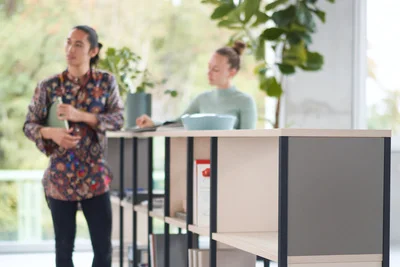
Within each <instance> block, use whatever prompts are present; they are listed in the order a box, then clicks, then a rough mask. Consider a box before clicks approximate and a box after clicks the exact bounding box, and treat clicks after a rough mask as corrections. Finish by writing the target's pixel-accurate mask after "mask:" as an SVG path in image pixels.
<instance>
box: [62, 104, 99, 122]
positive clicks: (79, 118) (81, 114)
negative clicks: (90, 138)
mask: <svg viewBox="0 0 400 267" xmlns="http://www.w3.org/2000/svg"><path fill="white" fill-rule="evenodd" d="M57 117H58V119H59V120H67V121H72V122H84V123H86V124H87V125H89V126H90V127H92V128H96V125H97V123H98V121H97V118H96V116H95V115H94V114H92V113H89V112H85V111H80V110H78V109H76V108H75V107H73V106H71V105H68V104H59V105H58V106H57Z"/></svg>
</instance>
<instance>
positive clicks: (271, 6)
mask: <svg viewBox="0 0 400 267" xmlns="http://www.w3.org/2000/svg"><path fill="white" fill-rule="evenodd" d="M288 1H289V0H276V1H274V2H272V3H270V4H268V5H266V6H265V10H266V11H268V10H271V9H274V8H276V7H277V6H280V5H283V4H286V3H287V2H288Z"/></svg>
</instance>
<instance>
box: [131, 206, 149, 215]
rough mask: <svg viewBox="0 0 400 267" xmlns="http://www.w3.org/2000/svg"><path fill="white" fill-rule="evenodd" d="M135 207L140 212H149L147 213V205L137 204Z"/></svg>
mask: <svg viewBox="0 0 400 267" xmlns="http://www.w3.org/2000/svg"><path fill="white" fill-rule="evenodd" d="M133 209H134V210H135V211H136V212H139V213H144V214H147V213H148V211H147V206H143V205H135V206H134V207H133Z"/></svg>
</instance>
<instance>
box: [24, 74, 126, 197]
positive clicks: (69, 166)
mask: <svg viewBox="0 0 400 267" xmlns="http://www.w3.org/2000/svg"><path fill="white" fill-rule="evenodd" d="M83 80H84V81H83V82H82V83H78V82H77V81H75V80H74V79H73V78H72V77H71V76H70V74H69V73H68V71H67V70H66V71H64V72H63V73H61V74H58V75H55V76H53V77H50V78H48V79H46V80H44V81H42V82H40V83H39V84H38V86H37V87H36V89H35V92H34V95H33V98H32V101H31V103H30V104H29V107H28V114H27V116H26V121H25V123H24V127H23V130H24V133H25V135H26V136H27V137H28V138H29V139H30V140H32V141H33V142H35V143H36V146H37V148H38V149H39V150H40V151H41V152H43V153H44V154H46V155H47V156H49V157H50V162H49V166H48V167H47V169H46V170H45V173H44V177H43V180H42V183H43V186H44V189H45V194H46V196H48V197H51V198H54V199H59V200H66V201H79V200H83V199H88V198H92V197H94V196H97V195H101V194H103V193H105V192H107V191H108V190H109V183H110V181H111V180H112V178H113V175H112V173H111V170H110V167H109V166H108V164H107V162H106V161H105V158H104V152H105V149H106V145H107V140H106V136H105V134H106V131H113V130H119V129H121V128H122V126H123V122H124V118H123V103H122V100H121V98H120V95H119V90H118V86H117V83H116V80H115V77H114V76H113V75H111V74H109V73H107V72H104V71H100V70H94V69H93V70H90V71H89V72H88V73H87V74H86V75H85V77H84V79H83ZM59 96H61V97H62V100H63V103H64V104H70V105H72V106H74V107H75V108H76V109H78V110H82V111H85V112H90V113H92V114H95V115H96V117H97V120H98V124H97V126H96V127H95V128H94V129H93V128H91V127H90V126H89V125H87V124H85V123H82V122H78V123H74V122H69V127H72V128H73V133H72V134H73V135H79V136H81V139H80V141H79V144H78V145H77V146H76V147H75V148H73V149H68V150H67V149H64V148H62V147H60V146H58V145H57V144H56V143H55V142H53V141H52V140H47V139H43V138H42V137H41V135H40V129H41V128H42V127H45V123H46V118H47V115H48V111H49V109H50V105H51V104H52V103H58V102H57V97H59Z"/></svg>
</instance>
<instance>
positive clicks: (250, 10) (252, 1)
mask: <svg viewBox="0 0 400 267" xmlns="http://www.w3.org/2000/svg"><path fill="white" fill-rule="evenodd" d="M260 3H261V0H245V2H244V14H245V16H244V22H245V23H247V22H248V21H249V20H250V19H251V17H252V16H253V15H255V14H256V13H257V11H258V9H259V8H260Z"/></svg>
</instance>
